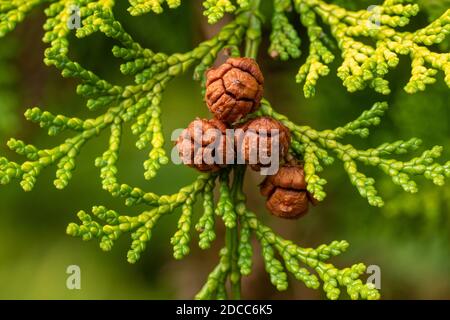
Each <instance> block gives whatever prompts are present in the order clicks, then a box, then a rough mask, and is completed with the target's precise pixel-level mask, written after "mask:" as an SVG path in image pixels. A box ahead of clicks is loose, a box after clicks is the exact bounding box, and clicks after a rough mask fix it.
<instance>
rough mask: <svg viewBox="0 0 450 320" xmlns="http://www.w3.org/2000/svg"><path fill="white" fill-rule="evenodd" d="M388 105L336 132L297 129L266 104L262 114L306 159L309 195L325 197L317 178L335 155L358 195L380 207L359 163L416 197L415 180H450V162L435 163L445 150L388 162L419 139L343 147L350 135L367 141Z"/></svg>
mask: <svg viewBox="0 0 450 320" xmlns="http://www.w3.org/2000/svg"><path fill="white" fill-rule="evenodd" d="M387 107H388V105H387V103H376V104H374V106H373V107H372V108H371V109H370V110H367V111H364V112H363V113H362V114H361V116H359V117H358V118H357V119H356V120H354V121H352V122H349V123H348V124H346V125H345V126H343V127H338V128H336V129H334V130H324V131H317V130H314V129H312V128H310V127H308V126H298V125H296V124H294V123H292V122H291V121H289V119H287V118H286V117H285V116H283V115H280V114H278V113H276V112H275V111H274V110H273V109H272V108H271V106H270V104H269V103H268V102H267V101H265V102H264V103H263V106H262V108H261V111H260V113H261V114H264V115H267V116H271V117H274V118H275V119H278V120H280V121H281V122H283V123H284V125H286V126H287V127H288V128H289V129H290V130H291V133H292V138H293V140H294V141H293V143H292V148H293V151H294V153H296V154H298V155H300V156H302V157H303V159H304V161H305V166H304V167H305V173H306V182H307V183H308V191H309V192H311V193H312V194H313V195H314V197H315V198H316V199H317V200H320V201H322V200H323V199H324V198H325V196H326V193H325V192H324V191H323V186H324V185H325V183H326V181H325V179H323V178H320V177H319V176H318V175H317V174H318V173H319V172H320V171H322V170H323V166H322V164H323V165H330V164H332V163H333V161H334V158H333V157H331V156H330V155H329V152H328V151H332V152H334V153H335V154H336V157H337V158H338V159H339V160H341V161H342V162H343V164H344V169H345V171H346V172H347V174H348V176H349V178H350V181H351V183H352V184H353V185H354V186H355V187H356V188H357V189H358V192H359V194H360V195H361V196H362V197H364V198H367V201H368V202H369V204H370V205H372V206H376V207H381V206H383V205H384V202H383V200H382V198H381V197H380V196H378V192H377V190H376V189H375V187H374V184H375V180H374V179H373V178H369V177H367V176H365V175H364V174H363V173H361V172H359V171H358V167H357V164H356V162H357V161H359V162H361V163H363V164H365V165H368V166H373V167H377V168H378V169H380V170H381V171H383V172H384V173H385V174H387V175H388V176H390V177H391V179H392V182H393V183H394V184H396V185H398V186H400V187H401V188H403V190H404V191H406V192H409V193H416V192H417V191H418V190H417V185H416V183H415V182H414V181H413V180H412V176H418V175H422V176H424V177H425V178H426V179H428V180H431V181H432V182H433V183H434V184H435V185H438V186H442V185H444V181H445V178H447V177H449V176H450V161H448V162H446V163H445V164H444V165H440V164H438V163H436V162H435V159H436V158H438V157H440V156H441V153H442V147H440V146H435V147H433V148H431V149H430V150H426V151H424V152H423V153H422V155H421V156H419V157H415V158H412V159H411V160H409V161H399V160H395V159H385V158H384V156H389V155H403V154H406V153H408V152H410V151H414V150H417V149H418V147H419V146H420V144H421V143H422V142H421V140H420V139H417V138H412V139H410V140H407V141H403V140H399V141H395V142H392V143H383V144H382V145H380V146H378V147H376V148H370V149H367V150H357V149H356V148H355V147H353V146H352V145H350V144H347V145H344V144H342V143H341V142H339V140H341V139H343V138H345V137H346V136H348V135H357V136H360V137H362V138H366V137H367V136H368V135H369V129H368V127H370V126H374V125H378V124H379V123H380V117H381V116H383V114H384V113H385V112H386V110H387Z"/></svg>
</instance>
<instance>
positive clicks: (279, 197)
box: [176, 58, 313, 219]
mask: <svg viewBox="0 0 450 320" xmlns="http://www.w3.org/2000/svg"><path fill="white" fill-rule="evenodd" d="M206 78H207V79H206V94H205V102H206V104H207V106H208V109H209V110H210V111H211V112H212V113H213V114H214V118H213V119H195V120H194V121H192V122H191V123H190V124H189V125H188V127H187V128H186V129H184V130H183V132H182V133H181V135H180V136H179V138H178V140H177V142H176V144H177V148H178V152H179V155H180V158H181V160H182V162H183V163H184V164H186V165H188V166H190V167H193V168H195V169H197V170H199V171H202V172H214V171H218V170H220V169H221V168H223V167H225V166H226V165H227V163H230V159H231V162H232V163H234V162H233V160H235V159H236V157H237V155H238V154H239V156H240V157H241V159H242V160H244V162H245V163H246V164H249V165H250V167H251V168H252V169H254V170H260V169H261V167H263V166H270V163H269V164H268V163H264V164H262V163H259V162H256V163H255V162H252V161H251V160H254V159H253V158H252V159H251V152H252V151H254V150H252V149H254V147H255V145H256V146H265V147H264V148H267V150H263V151H264V154H265V155H267V156H268V157H270V156H271V152H273V146H276V147H277V151H278V155H279V159H283V158H284V157H285V156H286V155H287V152H288V149H289V145H290V132H289V129H287V128H286V127H285V126H284V125H283V124H281V123H280V122H279V121H277V120H275V119H273V118H270V117H257V118H253V119H250V120H248V121H246V122H244V123H238V122H239V121H240V120H242V119H244V118H245V117H246V116H247V115H248V114H250V113H253V112H255V111H257V110H258V108H259V107H260V103H261V99H262V96H263V92H264V77H263V75H262V72H261V70H260V68H259V66H258V64H257V63H256V61H255V60H253V59H250V58H229V59H228V60H227V61H226V62H225V63H224V64H222V65H221V66H219V67H218V68H214V69H210V70H208V72H207V74H206ZM230 128H233V129H236V130H235V132H239V134H235V135H233V136H231V137H230V136H229V135H227V134H226V130H227V129H230ZM271 130H276V131H274V132H277V136H276V140H275V136H273V135H271V134H270V133H269V134H267V133H268V132H271ZM230 139H233V140H234V141H231V140H230ZM262 139H264V140H262ZM212 146H213V147H212ZM229 146H233V147H232V148H230V147H229ZM261 151H262V150H258V152H261ZM217 156H219V161H217ZM257 159H258V158H257ZM261 193H262V194H263V195H264V196H266V197H267V202H266V205H267V208H268V209H269V210H270V212H272V214H274V215H276V216H279V217H281V218H288V219H294V218H299V217H301V216H302V215H304V214H305V213H306V212H307V211H308V203H309V202H310V201H313V198H312V197H311V196H310V194H309V193H308V192H307V191H306V182H305V178H304V173H303V167H302V166H299V165H291V164H290V165H284V166H283V167H281V168H280V169H279V170H278V173H276V174H275V175H273V176H268V177H267V178H266V179H265V180H264V182H263V183H262V185H261Z"/></svg>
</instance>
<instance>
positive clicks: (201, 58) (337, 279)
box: [0, 0, 450, 299]
mask: <svg viewBox="0 0 450 320" xmlns="http://www.w3.org/2000/svg"><path fill="white" fill-rule="evenodd" d="M46 2H49V3H50V4H49V6H48V7H47V9H46V10H45V14H46V17H47V19H46V22H45V25H44V29H45V36H44V39H43V40H44V42H45V43H47V44H48V46H49V47H48V48H47V50H46V51H45V59H44V62H45V64H46V65H48V66H54V67H56V68H57V69H58V70H59V71H60V72H61V74H62V76H63V77H69V78H75V79H77V80H78V81H79V85H78V86H77V93H78V94H79V95H81V96H82V97H84V98H86V100H87V102H86V106H87V108H88V109H89V110H93V111H94V110H95V111H97V113H99V114H100V115H99V116H97V117H93V118H87V119H81V118H75V117H69V116H65V115H59V114H52V113H50V112H48V111H44V110H43V109H41V108H39V107H34V108H31V109H29V110H27V111H26V113H25V117H26V118H27V119H28V120H30V121H32V122H34V123H37V124H39V125H40V126H41V127H42V128H45V129H46V130H48V134H49V135H51V136H54V135H58V134H60V133H62V132H65V131H69V132H70V133H69V136H70V137H69V138H67V139H66V140H65V141H63V142H62V143H61V144H57V145H56V146H54V147H51V148H48V149H41V148H38V147H36V146H33V145H28V144H26V143H25V142H23V141H20V140H17V139H11V140H10V141H9V142H8V147H9V148H10V149H11V150H12V151H14V152H16V153H17V154H18V155H21V156H23V157H25V158H26V160H25V161H24V162H22V163H19V162H14V161H10V160H8V159H7V158H4V157H2V158H0V183H1V184H9V183H10V182H12V181H13V180H18V181H20V184H21V186H22V188H23V189H24V190H25V191H30V190H32V189H33V188H34V186H35V184H36V182H37V179H38V177H39V175H40V174H41V173H42V171H43V170H44V169H45V168H48V167H50V166H53V165H56V166H57V170H56V179H55V181H54V184H55V186H56V187H57V188H58V189H63V188H65V187H66V186H67V185H68V183H69V182H70V179H71V178H72V175H73V171H74V170H75V167H76V158H77V156H78V154H79V153H80V152H81V151H82V148H83V147H84V145H85V143H86V142H88V141H89V140H91V139H95V138H96V137H97V136H98V135H99V134H101V133H102V132H104V131H107V130H109V132H110V136H109V144H108V147H107V149H106V151H105V152H104V153H103V155H102V156H100V157H99V158H97V159H96V161H95V165H96V166H97V167H99V168H100V177H101V180H102V186H103V189H104V190H106V191H108V192H109V193H111V195H112V196H114V197H120V198H123V199H124V200H125V203H126V205H128V206H134V205H145V206H146V207H147V209H146V210H145V211H144V212H142V213H141V214H139V215H137V216H129V215H121V214H119V213H118V212H116V211H114V210H109V209H107V208H106V207H103V206H96V207H94V208H93V209H92V214H88V213H86V212H84V211H80V212H79V213H78V218H79V220H80V223H70V224H69V225H68V227H67V233H68V234H69V235H72V236H76V237H80V238H82V239H83V240H92V239H97V240H98V241H99V245H100V248H101V249H102V250H104V251H109V250H111V249H112V247H113V245H114V243H115V241H116V240H118V239H119V237H121V236H122V235H124V234H126V233H129V234H130V237H131V239H132V242H131V246H130V250H129V251H128V254H127V257H128V261H129V262H130V263H135V262H137V261H138V260H139V258H140V257H141V255H142V254H143V252H144V250H145V249H146V247H147V245H148V242H149V241H150V240H151V235H152V232H153V228H154V227H155V225H156V223H157V222H158V221H159V219H160V218H161V217H162V216H165V215H168V214H172V213H174V212H175V209H177V208H180V209H181V216H180V218H179V221H178V227H177V230H176V231H175V233H174V235H173V237H172V240H171V243H172V245H173V250H174V257H175V258H176V259H181V258H183V257H185V256H186V255H187V254H189V252H190V243H191V229H192V226H193V225H194V223H193V219H194V214H195V211H194V204H195V202H196V201H197V199H198V198H199V196H200V195H201V198H202V199H203V214H202V215H201V216H200V217H199V219H198V222H197V224H195V229H196V230H197V231H198V232H199V233H200V234H199V246H200V248H202V249H207V248H209V247H210V246H211V243H212V242H213V241H214V240H215V238H216V233H215V225H216V223H217V221H216V217H215V215H217V216H218V217H219V218H220V219H221V220H222V222H223V224H224V225H225V228H226V239H225V246H224V247H223V248H222V249H221V251H220V255H219V263H218V265H217V266H216V267H215V268H214V270H213V271H212V272H211V273H210V275H209V276H208V278H207V281H206V284H205V285H204V287H203V288H202V289H201V290H200V292H199V293H198V295H197V298H199V299H213V298H217V299H226V298H228V297H229V296H231V297H233V298H240V279H241V276H245V275H248V274H250V272H251V268H252V257H253V247H252V243H251V237H252V235H253V236H255V237H256V239H257V240H258V241H259V242H260V244H261V248H262V256H263V259H264V264H265V268H266V271H267V273H268V274H269V278H270V281H271V282H272V284H273V285H274V286H275V287H276V288H277V289H278V290H285V289H286V288H287V287H288V280H287V279H288V276H287V275H288V273H290V274H292V275H293V276H294V278H295V279H296V280H298V281H301V282H303V283H304V284H305V285H306V286H307V287H309V288H313V289H317V288H319V287H322V289H323V291H324V292H325V293H326V296H327V297H328V298H329V299H338V298H339V297H340V296H341V291H342V290H345V292H346V293H347V294H348V296H349V297H350V298H351V299H378V298H379V293H378V291H377V290H376V289H375V288H374V287H373V286H372V285H371V284H364V283H363V280H362V279H361V278H362V275H363V274H364V272H365V266H364V265H363V264H355V265H353V266H351V267H348V268H343V269H339V268H337V267H335V266H334V265H332V264H331V263H329V261H328V260H329V259H331V258H333V257H334V256H337V255H340V254H341V253H343V252H344V251H345V250H346V249H347V247H348V243H347V242H345V241H334V242H332V243H330V244H329V245H320V246H318V247H317V248H302V247H300V246H298V245H295V244H293V243H292V242H291V241H289V240H285V239H283V238H281V237H280V236H278V235H276V234H275V233H274V232H273V231H272V230H271V229H270V228H269V227H267V226H265V225H263V224H262V222H261V221H260V220H259V219H258V217H257V216H256V215H255V214H254V213H252V212H251V211H250V210H248V209H247V207H246V204H245V195H244V194H243V192H242V185H243V180H244V176H245V167H242V166H233V167H232V168H226V169H223V170H222V171H221V172H219V173H218V174H201V175H199V176H198V177H197V179H196V180H195V181H194V182H192V183H191V184H189V185H187V186H184V187H182V188H180V189H179V191H177V192H175V193H174V194H169V195H158V194H156V193H153V192H151V191H145V190H142V189H141V188H138V187H134V186H132V185H129V184H126V183H123V182H121V181H119V178H118V168H117V164H118V161H119V150H120V146H121V143H122V136H123V130H124V128H125V127H126V125H127V124H131V130H132V132H133V134H135V135H136V136H137V141H136V147H137V148H138V149H140V150H144V149H147V150H148V152H149V154H148V157H147V160H145V162H144V164H143V166H144V177H145V178H146V179H152V178H153V177H155V176H156V175H157V174H158V171H159V170H160V169H161V168H162V166H164V165H165V164H167V163H168V161H169V160H168V156H167V153H166V149H165V148H164V144H165V139H164V135H163V133H162V122H161V107H160V106H161V101H162V98H163V94H164V90H165V89H166V88H167V86H168V85H169V83H170V81H171V80H173V79H174V78H176V77H179V76H181V75H183V74H184V73H186V72H187V71H188V70H189V69H190V68H191V67H194V71H193V73H194V79H196V80H204V73H205V71H206V70H207V68H209V67H210V66H211V65H212V64H213V63H214V61H215V60H216V58H217V55H218V54H219V52H221V51H222V50H224V49H229V50H230V52H231V54H232V55H240V54H241V53H240V50H241V49H242V48H241V47H242V46H243V45H244V44H245V55H246V56H250V57H253V58H256V55H257V52H258V48H259V44H260V42H261V37H262V33H261V27H262V26H261V25H262V18H263V17H262V15H261V13H260V12H259V5H260V0H250V1H243V0H241V1H237V2H236V3H234V2H233V1H228V0H227V1H221V0H219V1H212V0H211V1H209V0H208V1H205V2H204V4H203V5H204V7H205V11H204V14H205V15H206V16H207V17H208V20H209V22H211V23H214V22H217V21H218V20H219V19H221V18H222V17H223V16H224V14H225V13H234V15H235V19H234V20H233V21H231V22H229V23H228V24H227V25H225V26H224V27H223V28H222V29H221V30H220V32H218V34H217V35H216V36H215V37H213V38H211V39H209V40H207V41H205V42H202V43H200V44H199V45H198V46H197V47H196V48H194V49H193V50H192V51H189V52H186V53H175V54H165V53H156V52H153V51H152V50H150V49H148V48H143V47H142V46H141V45H140V44H139V43H137V42H136V41H135V40H134V39H133V38H132V36H131V35H130V34H128V33H127V32H126V31H125V29H124V27H123V26H122V24H121V23H120V22H119V21H117V20H116V19H115V17H114V14H113V7H114V4H115V3H114V1H112V0H103V1H93V0H76V1H74V2H68V1H64V0H53V1H43V0H41V1H39V0H36V1H29V0H28V1H25V0H23V1H19V0H18V1H10V2H7V3H2V4H0V36H3V35H5V34H6V33H7V32H9V31H11V30H13V29H14V27H15V26H16V25H17V23H19V22H20V21H22V20H23V19H24V18H25V15H26V14H27V13H28V12H29V11H30V10H31V9H32V8H33V7H35V6H37V5H40V4H43V3H46ZM403 2H405V1H394V0H387V1H385V2H384V3H383V5H382V9H383V15H381V26H380V27H379V28H377V29H373V30H372V29H371V28H369V27H368V26H367V24H366V22H367V20H368V19H370V18H371V14H372V13H370V12H367V11H366V10H362V11H349V10H346V9H343V8H341V7H338V6H335V5H332V4H328V3H326V2H324V1H320V0H295V1H286V0H274V3H273V4H274V10H273V17H272V26H273V29H272V35H271V46H270V49H269V50H270V53H271V55H272V56H274V57H279V58H280V59H282V60H286V59H288V58H297V57H299V56H300V49H299V46H300V42H301V41H300V36H299V35H298V33H297V32H296V29H295V27H294V25H293V24H291V23H290V22H289V21H288V18H287V16H288V15H287V12H288V11H289V10H290V8H293V9H295V10H296V12H297V13H299V14H300V21H301V23H302V24H303V26H304V27H305V28H306V29H307V35H308V38H309V40H310V50H309V55H308V57H307V58H306V63H305V64H304V65H303V66H302V67H301V68H300V71H299V74H298V76H297V80H298V81H299V82H303V81H304V82H305V87H304V91H305V95H306V96H307V97H310V96H312V95H314V91H315V86H316V83H317V80H318V78H319V76H324V75H326V74H328V73H329V71H330V70H329V68H328V65H329V64H330V63H331V62H332V61H333V60H334V57H335V56H334V54H333V53H332V51H333V50H334V47H333V41H334V40H336V42H337V47H338V48H339V49H340V50H341V51H342V58H343V63H342V65H341V67H340V68H339V70H338V75H339V77H341V78H342V80H343V81H344V85H345V86H346V87H347V89H348V90H349V91H356V90H360V89H363V88H364V87H365V86H367V85H369V86H371V87H373V88H374V89H375V90H376V91H377V92H380V93H383V94H387V93H389V88H388V83H387V81H386V80H385V79H384V77H385V76H386V74H387V72H388V70H389V68H393V67H395V66H396V65H397V64H398V62H399V59H398V55H406V54H408V55H410V56H411V58H412V65H413V70H412V77H411V80H410V82H409V83H408V85H407V86H406V91H407V92H409V93H414V92H416V91H418V90H423V89H424V88H425V84H428V83H431V82H433V81H434V76H435V74H436V70H438V69H440V70H443V71H444V72H445V74H446V82H447V84H449V76H450V74H449V72H450V69H449V66H450V64H449V54H448V53H442V54H440V53H434V52H431V51H429V49H428V48H427V47H429V46H431V45H434V44H438V43H440V42H442V41H443V40H444V38H445V36H446V35H447V34H448V32H449V31H450V29H449V25H450V24H449V11H447V12H446V13H445V14H444V15H443V16H441V17H440V18H438V19H437V20H435V21H434V22H432V23H431V24H430V25H429V26H428V27H425V28H424V29H421V30H418V31H416V32H414V33H411V32H403V31H402V32H399V31H396V30H395V29H394V28H397V27H402V26H405V25H406V24H407V23H408V22H409V18H410V17H411V16H414V15H416V14H417V12H418V7H417V6H416V5H415V4H404V3H403ZM73 4H75V5H77V6H79V8H80V16H81V18H82V19H81V20H82V26H81V28H79V29H77V30H76V31H72V30H70V28H69V26H68V21H69V19H70V17H69V15H68V11H69V9H70V7H71V6H72V5H73ZM130 4H131V7H130V9H129V12H130V13H131V14H132V15H140V14H144V13H148V12H154V13H160V12H162V10H163V6H164V5H165V4H167V6H168V7H170V8H175V7H177V6H179V5H180V1H170V0H167V1H163V0H143V1H130ZM238 8H239V9H238ZM319 19H321V22H320V21H319ZM323 24H325V25H328V26H329V27H330V30H331V36H329V35H326V34H325V32H324V28H323V26H322V25H323ZM72 33H74V34H75V36H76V37H77V38H80V39H82V38H86V37H88V36H90V35H92V34H94V33H101V34H103V35H104V36H106V37H108V38H111V39H113V40H114V42H115V43H116V45H115V46H114V48H113V49H112V52H113V54H114V56H115V57H116V58H118V59H121V60H122V61H123V63H122V64H121V66H120V71H121V72H122V73H123V74H124V75H132V76H134V81H132V82H130V83H128V84H126V85H117V84H113V83H110V82H108V81H106V80H104V79H102V78H101V77H99V76H98V75H96V74H95V73H94V72H92V71H91V70H88V69H86V68H84V67H83V66H81V65H80V64H79V63H78V62H76V61H73V60H71V58H70V54H69V53H70V48H69V47H70V46H69V44H70V36H71V34H72ZM360 37H368V38H371V39H372V40H374V41H376V47H375V48H373V47H371V46H370V45H366V44H363V43H362V42H360V41H359V40H358V39H359V38H360ZM333 39H334V40H333ZM199 91H200V90H199ZM386 110H387V104H386V103H376V104H375V105H374V106H373V107H372V108H371V109H370V110H367V111H365V112H363V113H362V115H361V116H360V117H358V118H357V119H356V120H354V121H351V122H349V123H348V124H346V125H344V126H342V127H338V128H335V129H333V130H322V131H318V130H315V129H313V128H311V127H309V126H300V125H297V124H295V123H293V122H292V121H290V120H289V119H288V118H286V117H285V116H283V115H281V114H279V113H277V112H276V111H274V110H273V109H272V107H271V106H270V104H269V102H268V101H266V100H265V101H264V102H263V105H262V108H261V109H260V111H259V114H262V115H266V116H271V117H273V118H275V119H278V120H280V121H282V122H283V123H284V124H285V125H286V126H287V127H288V128H289V129H290V131H291V133H292V136H293V141H292V146H291V153H292V155H293V156H295V157H296V158H297V159H299V160H300V161H303V162H304V163H305V172H306V176H307V177H306V180H307V182H308V191H309V192H311V193H312V194H313V195H314V197H315V198H316V199H317V200H323V199H324V198H325V195H326V194H325V191H324V185H325V183H326V181H325V179H323V178H321V177H319V175H318V174H319V173H320V172H321V171H322V170H323V167H324V166H326V165H330V164H331V163H333V161H334V158H333V157H332V156H331V155H330V154H329V153H333V155H334V156H335V157H337V158H338V159H339V160H341V161H342V162H343V165H344V170H345V171H346V172H347V173H348V175H349V178H350V180H351V182H352V183H353V184H354V185H355V186H356V188H357V189H358V191H359V193H360V194H361V196H363V197H365V198H367V200H368V202H369V204H371V205H374V206H381V205H383V200H382V199H381V198H380V197H379V196H378V194H377V191H376V189H375V187H374V184H375V180H374V179H372V178H369V177H367V176H366V175H364V174H363V173H361V172H359V170H358V167H357V162H361V163H363V164H365V165H369V166H373V167H377V168H378V169H381V170H382V171H383V172H384V173H386V174H387V175H388V176H389V177H390V178H391V179H392V181H393V183H394V184H396V185H399V186H401V187H402V188H403V189H404V190H405V191H407V192H410V193H413V192H416V191H417V186H416V184H415V182H414V181H413V180H412V176H415V175H422V176H424V177H425V178H426V179H429V180H431V181H432V182H433V183H434V184H436V185H443V183H444V179H445V178H446V177H448V176H449V175H450V162H447V163H446V164H444V165H440V164H437V163H435V159H436V158H438V157H439V156H440V154H441V151H442V148H441V147H434V148H431V149H430V150H427V151H425V152H424V153H423V154H422V155H421V156H419V157H416V158H412V159H411V160H407V161H400V160H395V159H390V158H386V156H391V155H403V154H405V153H407V152H410V151H414V150H416V149H417V148H418V147H419V145H420V140H419V139H411V140H408V141H397V142H393V143H384V144H382V145H380V146H378V147H376V148H371V149H367V150H358V149H357V148H355V147H354V146H352V145H350V144H344V143H343V142H342V139H344V138H346V137H347V136H350V135H356V136H360V137H362V138H365V137H367V136H368V134H369V129H368V127H370V126H374V125H378V124H379V122H380V117H381V116H382V115H383V114H384V113H385V112H386ZM231 177H233V179H231ZM216 186H217V187H218V191H219V192H218V193H219V196H218V199H217V200H216V199H214V189H215V187H216ZM218 220H219V219H218ZM228 282H229V283H230V284H231V290H228V289H227V283H228Z"/></svg>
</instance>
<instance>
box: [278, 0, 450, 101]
mask: <svg viewBox="0 0 450 320" xmlns="http://www.w3.org/2000/svg"><path fill="white" fill-rule="evenodd" d="M293 2H294V7H295V10H296V11H297V13H298V14H299V15H300V21H301V23H302V25H303V26H304V27H305V28H306V29H307V30H308V38H309V41H310V52H309V55H308V58H307V59H306V63H305V64H304V65H302V66H301V68H300V70H299V72H298V75H297V82H299V83H303V82H304V87H303V91H304V94H305V97H307V98H310V97H312V96H314V95H315V87H316V84H317V80H318V79H319V77H320V76H325V75H327V74H328V73H329V71H330V70H329V67H328V65H329V64H331V62H332V61H333V60H334V59H335V56H334V54H333V53H332V51H333V47H334V44H335V43H336V44H337V47H338V48H339V50H340V52H341V56H342V59H343V62H342V64H341V66H340V67H339V69H338V76H339V78H341V79H342V81H343V84H344V86H345V87H346V88H347V90H348V91H349V92H355V91H358V90H363V89H365V88H366V87H370V88H372V89H374V90H375V91H376V92H379V93H381V94H384V95H387V94H389V93H390V92H391V90H390V88H389V82H388V80H386V79H385V77H386V75H387V74H388V72H389V70H390V69H392V68H395V67H396V66H397V65H398V64H399V61H400V58H399V56H400V55H408V56H410V58H411V60H412V63H411V68H412V71H411V78H410V80H409V82H408V83H407V84H406V86H405V91H406V92H408V93H416V92H418V91H423V90H425V87H426V85H428V84H432V83H434V82H435V81H436V77H435V76H436V74H437V72H438V70H441V71H443V72H444V74H445V82H446V83H447V85H448V86H449V87H450V55H449V53H437V52H433V51H430V49H429V47H431V46H433V45H436V44H440V43H442V42H443V41H444V40H445V38H446V36H447V35H448V34H449V33H450V10H447V11H446V12H445V13H444V14H443V15H442V16H440V17H439V18H437V19H436V20H434V21H433V22H431V23H430V24H429V25H428V26H426V27H425V28H422V29H419V30H417V31H415V32H406V31H398V30H396V28H401V27H404V26H406V25H407V24H408V23H409V22H410V19H411V17H413V16H415V15H417V14H418V12H419V6H418V5H417V4H410V3H408V2H411V1H406V0H385V1H384V2H383V4H382V5H380V6H376V7H372V10H358V11H351V10H347V9H345V8H343V7H340V6H338V5H334V4H329V3H326V2H325V1H322V0H295V1H293ZM322 25H326V26H328V27H329V28H330V31H331V34H330V35H327V34H326V31H325V30H324V28H323V26H322ZM289 34H290V33H289ZM362 38H366V39H370V40H371V41H372V42H373V43H374V45H371V44H367V42H366V41H362V40H361V39H362ZM275 41H276V42H275V44H274V45H277V41H279V40H275ZM285 42H287V43H288V44H287V45H289V46H294V45H295V42H289V41H285ZM293 57H296V56H295V55H294V56H293ZM286 58H287V56H286V55H284V56H283V59H286Z"/></svg>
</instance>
